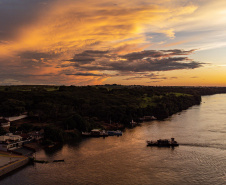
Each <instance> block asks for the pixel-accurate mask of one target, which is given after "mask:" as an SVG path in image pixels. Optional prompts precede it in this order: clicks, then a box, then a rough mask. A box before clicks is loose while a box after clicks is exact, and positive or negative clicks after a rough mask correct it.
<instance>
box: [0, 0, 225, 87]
mask: <svg viewBox="0 0 226 185" xmlns="http://www.w3.org/2000/svg"><path fill="white" fill-rule="evenodd" d="M211 2H212V1H209V0H208V1H206V3H204V1H189V3H185V2H184V1H178V0H172V1H169V0H159V1H150V0H133V1H128V0H115V1H114V2H113V1H111V0H99V1H92V0H83V1H78V0H65V1H61V0H32V1H27V0H20V1H16V0H11V1H7V0H2V1H0V17H1V19H0V67H1V69H2V72H1V78H2V80H4V79H18V80H19V81H21V82H24V83H25V84H26V83H32V81H33V82H34V83H37V84H38V83H39V82H40V83H44V81H45V80H46V81H45V83H48V82H49V83H56V84H85V83H101V82H102V80H103V79H104V78H105V79H107V78H111V77H115V75H116V74H117V77H118V76H120V75H121V76H123V78H124V77H125V75H128V77H131V73H134V74H136V75H137V77H138V76H139V75H140V73H141V72H145V73H152V72H156V71H164V72H165V71H172V70H180V69H196V68H199V67H202V66H203V64H204V63H201V62H197V61H194V60H192V59H190V58H188V57H187V56H188V55H190V54H192V53H193V52H194V51H195V50H191V49H190V48H199V47H198V46H199V45H200V43H202V44H205V45H206V46H207V45H208V44H210V45H211V46H212V43H215V42H213V40H211V39H209V37H206V36H201V37H200V36H199V37H198V38H199V39H200V42H196V43H192V44H191V40H190V37H189V39H188V38H187V37H185V36H184V35H185V32H186V33H188V32H189V33H190V32H191V30H193V28H195V29H194V32H193V33H192V34H191V37H193V36H194V35H195V34H196V33H197V32H198V31H200V35H202V31H203V29H201V26H200V25H203V26H204V28H209V23H210V21H203V20H206V19H205V16H208V18H211V16H212V15H214V19H215V20H216V21H215V22H216V23H214V25H215V26H216V27H214V29H213V32H211V34H212V35H213V33H214V32H215V31H216V30H218V28H219V30H220V31H219V35H218V34H217V35H218V39H217V40H219V39H220V38H224V36H225V34H222V35H221V33H223V32H222V31H221V30H222V27H221V24H222V23H224V22H225V21H224V20H225V18H224V17H225V16H224V15H225V12H224V11H223V10H224V7H225V6H223V5H225V3H224V2H222V3H219V2H214V3H211ZM211 4H214V7H215V8H216V10H220V11H219V12H218V11H214V10H212V9H211V13H213V14H211V13H209V12H208V11H206V10H209V8H210V7H211V6H210V5H211ZM200 6H201V7H200ZM203 15H205V16H203ZM219 15H220V18H221V19H218V16H219ZM211 22H214V21H213V19H212V18H211ZM200 23H201V24H200ZM205 30H208V31H207V33H206V35H207V36H208V35H209V34H210V31H209V29H205ZM223 31H225V29H223ZM180 34H181V35H180ZM178 37H179V38H180V39H179V40H177V39H178ZM185 38H186V39H185ZM211 38H216V35H215V36H214V37H211ZM181 40H183V41H181ZM185 40H186V41H185ZM192 41H193V42H194V40H192ZM201 41H202V42H201ZM169 42H172V43H171V44H170V43H169ZM222 42H223V41H222ZM184 43H187V44H190V45H189V46H188V47H187V48H189V49H187V50H182V49H180V48H182V47H179V49H168V50H162V48H159V49H158V50H156V47H161V46H163V47H166V46H167V48H168V47H169V46H170V47H171V46H175V45H177V44H184ZM206 43H208V44H206ZM217 43H218V42H216V45H217ZM195 44H196V45H195ZM223 44H224V42H223V43H222V45H223ZM193 45H195V46H193ZM208 47H210V46H209V45H208ZM150 48H154V49H152V50H151V49H150ZM183 55H186V56H183ZM3 71H4V72H3ZM18 74H21V76H20V75H18ZM32 74H34V75H33V76H32ZM49 74H51V75H49ZM69 74H70V75H69ZM26 76H27V78H26ZM80 82H81V83H80Z"/></svg>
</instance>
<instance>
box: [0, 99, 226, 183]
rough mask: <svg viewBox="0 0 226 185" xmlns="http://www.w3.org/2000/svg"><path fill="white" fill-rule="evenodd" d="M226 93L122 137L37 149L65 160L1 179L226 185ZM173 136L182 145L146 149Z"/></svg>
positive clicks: (44, 155)
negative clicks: (149, 143) (150, 143)
mask: <svg viewBox="0 0 226 185" xmlns="http://www.w3.org/2000/svg"><path fill="white" fill-rule="evenodd" d="M225 105H226V94H219V95H212V96H203V97H202V103H201V105H197V106H193V107H191V108H189V109H188V110H184V111H182V112H180V113H177V114H175V115H173V116H172V117H170V118H168V119H166V120H164V121H151V122H146V123H142V124H141V126H138V127H136V128H133V129H126V130H125V131H124V133H123V136H120V137H116V136H111V137H107V138H105V139H103V138H89V139H84V140H82V141H81V142H79V143H73V142H72V143H71V144H65V145H63V146H61V147H58V148H55V149H51V150H42V151H40V152H37V154H36V157H37V159H43V160H48V161H52V160H55V159H64V160H65V162H61V163H51V162H50V163H47V164H37V163H36V164H35V165H28V166H26V167H24V168H22V169H21V170H19V171H17V172H15V173H12V174H10V175H8V176H7V177H5V178H4V179H3V180H2V181H0V184H1V185H12V184H13V185H17V184H19V185H22V184H23V185H31V184H34V185H36V184H41V185H42V184H43V185H45V184H48V185H52V184H58V185H61V184H123V185H127V184H147V185H150V184H153V185H162V184H167V185H171V184H173V185H177V184H178V185H179V184H180V185H181V184H189V185H190V184H192V185H194V184H202V185H205V184H206V185H207V184H211V185H213V184H214V185H218V184H219V185H223V184H225V183H226V106H225ZM171 137H174V138H175V140H176V141H178V142H179V143H180V146H179V147H175V148H174V149H172V148H165V147H162V148H157V147H147V146H146V140H151V139H152V140H155V139H159V138H171Z"/></svg>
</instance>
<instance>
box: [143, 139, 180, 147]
mask: <svg viewBox="0 0 226 185" xmlns="http://www.w3.org/2000/svg"><path fill="white" fill-rule="evenodd" d="M147 146H157V147H175V146H179V144H178V143H177V141H175V140H174V138H171V140H169V139H159V140H157V141H147Z"/></svg>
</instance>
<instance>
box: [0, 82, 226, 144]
mask: <svg viewBox="0 0 226 185" xmlns="http://www.w3.org/2000/svg"><path fill="white" fill-rule="evenodd" d="M225 92H226V88H207V87H147V86H118V85H106V86H83V87H77V86H60V87H58V86H5V87H3V86H2V87H0V100H1V101H0V116H5V117H8V116H15V115H19V114H21V113H23V112H27V113H28V116H29V117H28V120H29V121H28V123H24V124H22V125H20V126H17V125H15V126H13V127H11V128H10V129H11V130H14V131H15V130H23V131H25V132H28V131H30V130H34V129H35V128H39V129H40V128H44V129H45V138H46V139H47V140H50V141H54V142H56V141H60V142H61V141H65V140H67V139H70V138H79V135H80V133H81V131H89V130H91V129H93V128H104V125H105V124H110V123H111V125H123V126H124V127H127V126H130V122H131V120H132V119H133V120H134V121H139V118H142V117H144V116H155V117H156V118H157V119H164V118H167V117H168V116H170V115H172V114H174V113H176V112H179V111H182V110H184V109H187V108H188V107H190V106H192V105H196V104H199V103H200V102H201V95H205V94H214V93H225ZM69 130H73V132H69Z"/></svg>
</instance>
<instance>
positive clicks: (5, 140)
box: [0, 133, 23, 151]
mask: <svg viewBox="0 0 226 185" xmlns="http://www.w3.org/2000/svg"><path fill="white" fill-rule="evenodd" d="M22 144H23V141H22V137H21V136H19V135H13V134H12V133H7V134H6V135H3V136H0V150H2V151H8V150H13V149H15V148H19V147H21V146H22Z"/></svg>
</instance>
